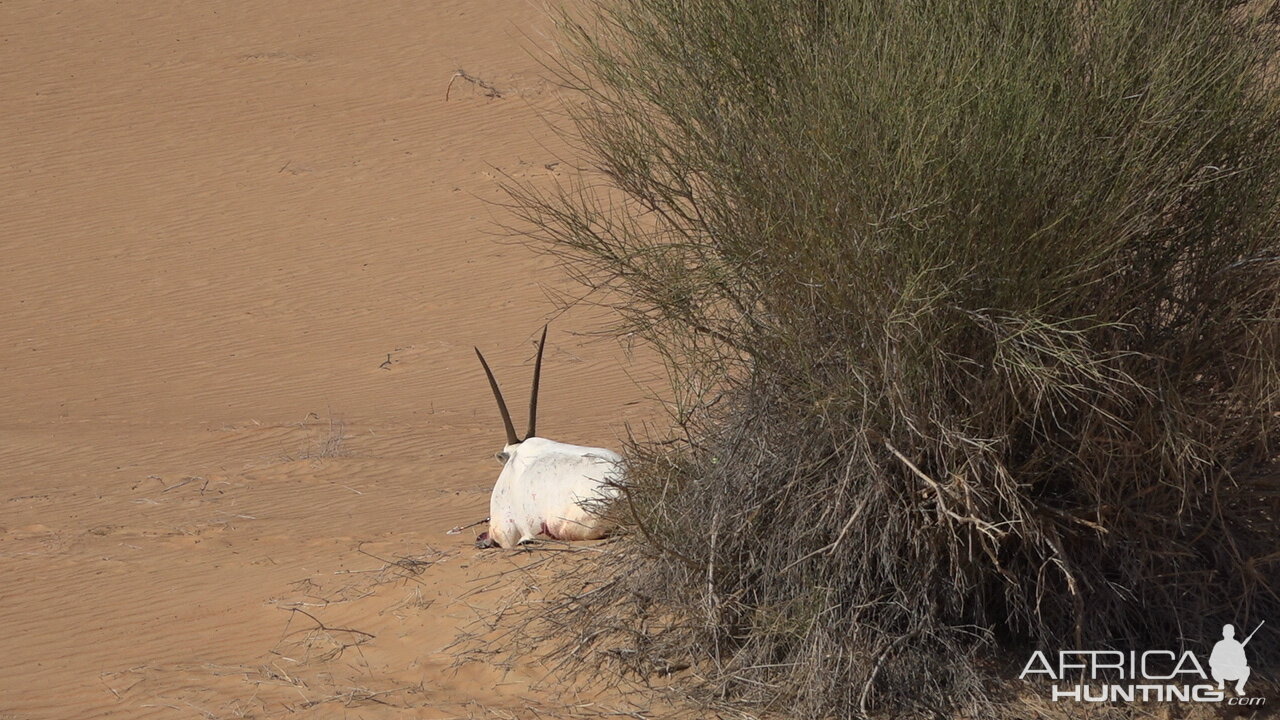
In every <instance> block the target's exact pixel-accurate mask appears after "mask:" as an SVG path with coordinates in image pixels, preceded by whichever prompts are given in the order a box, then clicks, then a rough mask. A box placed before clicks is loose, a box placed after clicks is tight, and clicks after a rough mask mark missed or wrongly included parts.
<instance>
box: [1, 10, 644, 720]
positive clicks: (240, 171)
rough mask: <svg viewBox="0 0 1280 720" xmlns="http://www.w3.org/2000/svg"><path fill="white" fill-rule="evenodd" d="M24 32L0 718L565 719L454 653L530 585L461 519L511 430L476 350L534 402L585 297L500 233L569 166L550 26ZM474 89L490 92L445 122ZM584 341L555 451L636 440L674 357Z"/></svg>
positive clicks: (282, 19) (9, 19)
mask: <svg viewBox="0 0 1280 720" xmlns="http://www.w3.org/2000/svg"><path fill="white" fill-rule="evenodd" d="M0 26H2V27H3V28H4V31H3V42H0V56H2V61H0V98H2V101H3V107H4V108H5V112H3V113H0V137H2V138H3V139H4V148H5V152H4V158H3V160H2V161H0V197H3V198H4V201H3V202H0V257H3V262H2V263H0V306H3V307H4V308H5V311H6V312H5V313H4V316H3V319H2V320H0V383H2V385H0V387H3V397H4V400H5V402H4V404H3V406H0V463H2V465H0V467H3V474H0V577H3V580H2V581H0V637H3V638H4V642H3V652H0V718H4V719H5V720H18V719H22V720H27V719H28V718H32V719H34V718H59V719H64V718H98V717H120V718H152V717H155V718H190V717H207V718H223V717H260V718H262V717H284V716H289V717H295V716H302V717H341V716H343V715H342V714H341V713H343V712H348V713H351V712H355V713H356V714H351V715H348V716H349V717H357V716H358V717H367V718H372V717H403V716H406V715H405V713H409V712H412V716H413V717H459V716H460V717H468V716H476V717H483V716H485V715H486V713H488V712H490V711H493V710H494V709H498V710H501V709H503V708H506V709H508V710H511V711H516V712H522V711H523V708H525V707H526V706H527V705H528V704H530V703H539V702H543V701H544V700H543V699H541V698H545V694H544V693H543V694H540V691H538V690H531V689H530V683H531V681H532V680H533V679H534V677H535V673H532V672H530V671H528V670H527V669H522V668H520V667H516V668H511V669H509V670H508V669H504V668H497V667H485V666H470V667H467V668H464V669H463V670H461V671H458V672H450V671H448V665H449V663H450V662H451V660H452V658H451V657H450V656H448V655H447V654H444V653H442V652H441V650H442V648H443V647H444V646H445V645H446V644H448V642H449V641H450V640H452V638H453V636H454V635H455V634H456V632H457V631H458V628H459V627H461V626H462V624H464V623H465V621H466V620H467V618H468V617H469V616H471V611H470V610H469V609H468V608H467V604H468V602H472V601H475V602H482V600H477V598H480V599H482V598H484V597H489V596H491V595H493V590H489V591H488V592H487V593H484V592H481V593H479V594H478V595H475V596H474V597H472V596H469V595H468V594H469V593H472V592H474V591H478V590H480V589H483V588H487V587H489V586H491V585H494V581H493V580H492V579H491V578H492V577H493V576H494V574H495V573H496V572H498V571H500V570H502V569H505V568H509V567H511V566H512V565H513V564H514V563H519V562H522V556H510V555H505V554H503V553H493V552H490V553H480V552H478V551H475V550H474V549H472V548H471V546H470V540H471V538H472V537H473V536H474V533H473V532H466V533H462V534H455V535H449V534H446V531H447V530H449V529H450V528H452V527H454V526H458V525H465V524H467V523H470V522H473V521H475V520H477V519H479V518H481V517H483V516H484V515H485V514H486V513H487V503H488V491H489V489H490V488H491V487H492V482H493V479H494V478H495V477H496V473H497V470H498V466H497V464H496V463H495V462H494V461H493V460H492V459H491V457H490V455H491V453H492V452H494V451H495V450H496V449H497V447H498V446H499V445H500V443H501V442H502V431H501V426H500V424H498V420H497V415H496V411H495V410H494V408H493V406H492V401H491V399H490V397H489V396H488V391H487V388H486V386H485V384H484V380H483V376H482V375H480V374H479V372H478V367H477V366H476V364H475V360H474V356H473V355H472V354H471V350H470V347H471V345H473V344H476V345H480V346H481V347H483V348H484V349H485V351H486V354H487V355H488V356H489V357H490V359H491V361H492V362H494V364H495V366H496V370H497V372H498V373H499V374H500V379H502V380H503V381H504V382H505V383H506V384H507V387H508V390H507V392H508V393H509V394H510V395H511V396H513V397H515V398H519V397H522V395H523V393H524V392H525V390H526V385H525V383H527V381H528V374H529V370H530V368H529V361H530V360H531V356H532V351H533V341H534V339H535V338H536V334H537V332H538V330H539V329H540V327H541V323H542V322H544V321H545V320H546V319H547V318H548V317H550V316H551V315H552V314H553V307H552V305H551V304H550V303H549V302H548V301H547V299H546V290H547V288H557V287H565V285H564V283H563V281H561V280H560V279H559V278H558V277H557V276H556V274H555V273H554V272H549V267H548V262H547V261H546V260H545V259H543V258H539V257H538V256H536V255H534V254H533V253H532V252H530V251H528V250H527V249H525V248H522V247H520V246H518V245H512V244H504V243H500V242H496V241H495V238H494V237H492V236H491V235H490V233H492V231H493V229H494V226H493V222H492V220H493V217H492V216H493V213H494V212H495V210H494V208H493V206H492V205H490V204H489V203H490V201H493V200H498V199H500V198H501V195H500V194H499V193H498V190H497V186H496V183H495V177H496V176H497V175H499V174H500V173H507V174H510V175H512V176H515V177H518V178H522V179H529V180H532V181H534V182H543V181H550V180H552V179H553V178H554V176H555V174H556V173H558V172H560V171H561V168H563V167H565V166H564V165H560V166H557V165H555V163H556V162H557V161H558V160H561V159H562V158H561V157H560V154H561V153H564V152H565V147H564V145H563V144H562V143H560V141H558V140H557V139H556V138H555V137H554V134H553V133H552V132H551V131H550V130H549V129H548V127H547V124H546V122H545V121H544V119H543V115H544V114H545V113H547V112H548V111H552V110H554V109H555V108H556V106H557V102H558V100H557V98H556V96H555V93H554V91H553V88H552V87H551V86H550V84H549V83H548V82H546V81H545V80H544V79H542V71H541V68H540V67H539V66H538V63H537V61H536V59H535V58H534V57H532V56H531V55H530V52H529V49H530V48H532V47H534V46H537V45H539V44H545V43H546V33H547V32H548V31H549V30H550V23H549V21H548V20H547V18H546V17H545V15H544V13H543V11H542V10H541V9H540V8H539V7H537V6H535V5H532V4H528V3H516V2H499V1H495V0H474V1H472V0H468V1H466V2H432V3H372V4H370V3H364V4H361V3H351V2H314V1H312V2H306V3H302V2H284V3H269V4H262V3H230V4H224V3H219V4H214V5H210V4H208V3H195V2H186V1H182V2H175V3H168V4H165V5H164V6H163V7H160V6H157V7H154V8H153V7H146V6H145V4H141V5H139V4H134V5H130V4H124V5H116V4H105V3H40V2H17V3H5V4H3V5H2V6H0ZM459 68H463V69H465V70H466V71H467V72H468V73H470V74H472V75H473V76H474V77H477V78H483V79H484V80H485V81H486V82H488V83H490V84H491V85H492V86H493V87H495V88H497V89H498V90H499V91H500V92H501V97H491V96H490V93H488V92H486V91H485V90H484V89H483V88H481V87H478V86H476V85H474V84H472V83H469V82H467V81H465V80H458V81H456V82H454V84H453V86H452V88H451V89H450V91H449V99H448V100H446V99H445V89H446V87H447V86H448V85H449V81H450V78H451V77H452V76H453V73H454V72H455V70H457V69H459ZM590 325H591V320H590V319H589V318H587V317H586V315H585V314H584V313H581V312H570V313H569V314H568V315H566V316H563V317H560V318H559V319H557V320H556V322H555V324H554V325H553V329H552V333H551V338H550V340H549V347H548V354H547V361H546V374H545V376H544V384H543V411H542V418H541V419H540V422H539V427H540V428H541V429H542V430H543V432H545V433H547V434H549V435H552V436H554V437H556V438H557V439H562V440H565V441H569V442H582V443H588V444H605V445H616V444H617V442H616V439H617V436H618V435H619V434H620V432H621V430H622V426H623V423H624V422H626V421H628V420H632V421H635V420H642V419H645V418H651V417H653V416H654V409H653V407H652V406H651V405H649V404H647V403H645V402H643V396H644V392H643V391H642V390H641V389H639V388H638V387H637V386H636V384H635V383H634V382H633V380H632V379H631V378H630V377H629V375H639V376H641V377H646V375H645V373H651V372H652V367H650V366H645V365H643V363H641V364H640V365H637V361H635V360H633V359H630V358H628V357H626V356H625V355H624V353H623V352H622V351H621V350H620V349H619V348H618V347H617V346H616V345H613V344H610V343H608V342H602V341H597V340H590V341H589V340H587V339H584V338H583V337H582V336H581V335H578V334H575V333H576V332H577V331H581V330H584V329H586V328H587V327H589V326H590ZM512 402H513V403H516V404H520V403H521V402H522V400H512ZM524 557H527V556H524ZM397 558H401V559H402V560H400V564H398V565H391V566H388V564H387V562H386V561H388V560H396V559H397ZM403 558H408V560H403ZM464 596H466V597H464ZM295 609H296V610H305V611H306V612H309V613H311V615H314V619H313V618H311V617H308V616H306V615H302V614H301V613H299V612H295ZM321 624H323V626H324V627H326V628H346V630H323V629H320V625H321ZM357 631H358V632H357ZM362 633H364V634H362ZM371 636H372V637H371ZM545 701H546V702H547V703H553V702H564V701H563V700H558V701H552V700H549V699H547V700H545ZM548 707H554V705H548ZM352 708H358V712H356V711H354V710H352ZM405 708H414V710H412V711H409V710H405Z"/></svg>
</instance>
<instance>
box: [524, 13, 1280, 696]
mask: <svg viewBox="0 0 1280 720" xmlns="http://www.w3.org/2000/svg"><path fill="white" fill-rule="evenodd" d="M1263 22H1264V21H1255V20H1252V19H1250V18H1249V17H1246V14H1245V13H1243V12H1241V11H1240V8H1227V7H1225V5H1224V4H1223V3H1213V2H1204V1H1203V0H1169V1H1168V2H1162V3H1157V4H1154V5H1153V4H1152V3H1150V2H1149V1H1148V0H1085V1H1083V2H1071V3H1042V2H1030V1H1029V0H993V1H991V2H978V3H974V2H969V1H967V0H964V1H962V0H905V1H904V2H889V3H887V2H878V1H872V0H830V1H827V2H796V1H782V2H773V3H753V2H741V1H740V0H691V1H688V2H685V1H683V0H682V1H680V2H674V1H671V0H630V1H628V0H609V2H606V3H604V4H601V5H599V6H596V7H595V8H594V9H593V10H592V11H591V12H588V13H587V16H586V18H585V19H581V18H579V19H578V20H576V21H571V20H566V22H565V35H564V38H565V47H566V50H567V53H566V55H565V60H564V63H563V65H561V66H559V68H558V70H559V72H560V74H561V77H562V79H563V80H564V81H565V83H566V84H568V85H569V86H570V87H571V88H573V89H574V90H575V91H576V93H577V95H578V97H579V99H580V100H581V102H580V103H579V104H576V105H574V106H573V109H572V113H573V121H574V126H573V127H574V129H573V132H572V135H573V137H574V138H575V139H576V140H577V141H578V143H579V147H580V148H581V149H582V150H583V151H584V152H585V153H586V154H587V155H588V156H590V157H591V158H593V160H594V163H595V167H594V170H595V171H597V173H598V175H599V176H601V177H602V178H603V179H604V182H599V179H600V178H599V177H587V178H585V179H584V180H582V182H581V183H580V184H577V185H573V186H564V187H561V188H559V189H558V190H556V191H552V192H546V191H539V190H537V189H534V188H531V187H528V186H518V187H513V188H512V189H511V192H512V193H513V197H514V200H515V202H514V203H513V206H514V208H515V211H516V212H517V214H518V215H519V217H520V218H521V220H522V221H527V222H525V223H524V225H523V226H521V227H520V229H521V230H522V231H524V232H531V233H532V235H533V236H534V237H535V238H536V239H537V241H538V242H539V243H541V244H542V246H543V247H545V248H547V249H548V250H549V251H550V252H552V253H554V254H556V255H557V256H559V257H560V258H561V259H562V260H563V261H564V264H565V267H566V268H567V269H568V270H569V272H571V273H572V274H573V275H574V276H575V277H577V278H578V279H580V280H582V281H583V282H584V283H586V284H587V285H588V286H589V287H590V288H591V289H592V290H593V291H594V292H593V294H592V295H591V297H592V298H593V299H594V300H595V301H596V302H599V303H601V304H603V305H606V306H608V307H610V308H612V309H614V310H615V311H616V318H617V326H616V330H617V332H619V333H634V334H635V335H636V336H638V337H641V338H644V339H645V340H647V341H648V343H649V344H650V345H651V346H652V347H653V348H655V349H656V350H657V351H658V352H659V353H660V354H661V355H662V357H663V358H664V359H665V361H666V362H667V365H668V368H669V370H670V373H671V377H672V392H673V400H672V403H671V409H672V413H673V416H674V419H675V426H676V428H677V431H676V433H675V435H674V436H673V437H669V438H659V439H658V440H656V441H654V440H641V441H637V442H635V443H634V444H633V445H632V447H630V449H629V453H628V454H629V458H628V460H629V468H630V469H629V478H628V483H627V487H626V491H625V497H626V501H625V502H623V503H620V505H619V507H618V508H617V512H618V514H619V515H620V520H621V522H622V523H623V525H624V527H625V528H626V529H627V530H628V533H627V535H626V537H625V539H624V541H623V542H619V543H615V544H613V545H611V546H610V551H609V552H606V553H600V554H593V557H598V558H599V560H598V561H597V560H592V561H589V562H583V563H576V564H575V565H574V566H575V567H576V568H577V569H578V571H579V572H581V573H582V574H581V578H582V579H583V583H585V585H584V584H583V583H576V584H573V585H572V592H571V593H570V594H569V595H568V596H566V597H565V598H563V599H562V600H563V602H560V603H556V604H552V605H549V606H548V608H549V609H546V610H544V615H543V620H545V621H548V622H550V623H552V627H554V628H556V629H557V632H559V633H561V638H562V640H563V643H564V644H563V645H562V653H561V655H560V657H561V658H565V657H570V658H574V659H576V661H581V663H580V664H579V665H578V666H577V667H578V668H579V669H592V668H598V667H619V666H621V667H623V668H626V669H630V670H637V671H640V672H642V673H651V672H652V668H654V667H658V666H661V665H662V664H663V663H666V664H667V666H670V665H671V664H683V663H691V664H692V667H691V668H690V670H688V671H686V672H685V673H683V675H682V677H683V678H684V680H683V687H684V688H685V689H687V690H692V691H695V692H701V693H702V694H703V697H707V698H713V699H720V700H730V701H733V702H735V703H751V704H754V706H755V707H757V708H763V709H767V710H783V711H786V712H788V713H789V714H793V715H795V716H797V717H829V716H830V717H849V716H855V715H859V714H865V713H869V712H875V711H891V712H893V713H895V714H897V715H901V714H904V713H920V714H927V713H934V712H942V713H945V712H952V711H956V710H966V711H969V712H980V713H983V714H986V713H988V712H991V710H992V705H993V704H994V703H997V702H998V698H997V697H996V696H995V695H993V693H992V688H993V683H992V679H993V678H999V677H1002V676H1003V677H1008V674H1007V669H1006V668H1004V667H1003V665H1002V664H1001V662H999V661H998V660H997V659H999V658H1005V659H1006V660H1007V659H1009V658H1012V657H1020V655H1019V652H1014V653H1012V654H1004V653H1002V652H999V651H1000V650H1009V649H1014V650H1018V651H1021V650H1024V649H1026V648H1029V647H1033V646H1039V647H1045V648H1064V647H1068V646H1071V647H1117V648H1125V649H1128V648H1134V647H1139V648H1140V647H1169V646H1171V645H1185V646H1186V647H1191V648H1195V649H1201V650H1203V649H1204V645H1203V643H1205V642H1207V641H1211V640H1212V639H1213V638H1215V636H1216V635H1217V629H1219V628H1220V627H1221V624H1222V623H1223V622H1224V621H1234V622H1238V623H1242V624H1252V621H1254V620H1256V619H1261V618H1276V617H1280V599H1278V596H1277V595H1276V591H1277V589H1280V583H1278V582H1277V579H1278V575H1277V567H1278V563H1280V554H1278V553H1277V551H1276V549H1277V547H1280V523H1278V522H1277V520H1278V519H1280V492H1278V491H1280V483H1278V482H1277V475H1276V473H1275V472H1274V470H1273V469H1272V466H1271V463H1273V460H1274V458H1275V454H1276V448H1277V446H1276V441H1277V439H1278V434H1277V431H1278V426H1277V414H1276V413H1277V410H1278V409H1280V408H1277V399H1278V398H1280V396H1278V394H1277V393H1278V391H1280V324H1278V322H1277V321H1278V320H1280V304H1278V303H1280V300H1278V297H1280V295H1278V294H1277V289H1280V283H1278V278H1280V275H1278V271H1280V242H1278V241H1277V232H1278V231H1277V228H1278V227H1280V225H1278V223H1277V220H1280V205H1278V203H1277V193H1280V133H1277V132H1276V131H1275V129H1276V128H1277V127H1280V105H1278V104H1277V95H1276V92H1275V87H1274V85H1271V84H1268V82H1269V81H1268V80H1267V76H1266V72H1265V71H1264V66H1265V64H1266V62H1267V61H1268V59H1269V58H1270V57H1272V48H1271V46H1270V38H1272V37H1274V34H1273V28H1270V27H1268V26H1266V25H1264V24H1262V23H1263ZM1277 649H1280V644H1277V643H1269V644H1267V645H1266V646H1265V647H1263V646H1262V645H1261V644H1259V647H1258V648H1257V650H1256V655H1255V658H1257V661H1258V662H1266V661H1267V660H1268V659H1270V660H1274V659H1275V655H1276V653H1277ZM563 651H570V652H567V653H566V652H563ZM1015 672H1016V671H1015Z"/></svg>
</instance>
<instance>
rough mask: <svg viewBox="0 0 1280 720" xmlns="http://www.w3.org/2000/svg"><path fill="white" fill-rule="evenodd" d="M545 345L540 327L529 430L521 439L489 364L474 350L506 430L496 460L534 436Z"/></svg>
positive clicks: (544, 331) (504, 457)
mask: <svg viewBox="0 0 1280 720" xmlns="http://www.w3.org/2000/svg"><path fill="white" fill-rule="evenodd" d="M546 344H547V326H545V325H544V326H542V339H541V340H539V341H538V356H537V359H536V360H534V364H533V389H532V390H531V391H530V393H529V429H528V431H527V432H525V434H524V437H523V438H521V437H519V436H518V435H516V427H515V425H513V424H512V423H511V413H510V412H509V411H508V410H507V403H506V401H505V400H503V399H502V391H501V390H499V389H498V381H497V379H495V378H494V377H493V371H492V370H490V369H489V363H487V362H485V361H484V355H483V354H481V352H480V348H475V351H476V357H478V358H480V365H481V366H483V367H484V374H485V376H487V377H488V378H489V387H490V389H492V390H493V398H494V399H495V400H497V401H498V412H500V413H501V414H502V424H503V426H504V427H505V428H506V430H507V447H505V448H503V452H501V453H498V460H500V461H502V462H504V463H505V462H506V461H507V455H508V451H509V450H510V449H511V446H512V445H519V444H520V443H522V442H524V441H525V440H528V439H529V438H531V437H533V436H534V433H535V431H536V427H537V423H538V380H539V378H540V377H541V375H542V350H543V348H544V347H546Z"/></svg>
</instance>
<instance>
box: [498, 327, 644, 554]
mask: <svg viewBox="0 0 1280 720" xmlns="http://www.w3.org/2000/svg"><path fill="white" fill-rule="evenodd" d="M546 344H547V329H546V328H545V327H544V328H543V329H542V339H541V340H540V341H539V342H538V356H537V359H536V360H535V361H534V369H533V389H532V391H531V392H530V397H529V429H528V431H527V432H526V433H525V437H524V439H523V440H521V439H520V438H519V437H518V436H517V435H516V431H515V426H514V425H513V424H512V423H511V414H510V413H509V412H508V411H507V404H506V401H504V400H503V399H502V391H501V390H499V389H498V381H497V380H496V379H495V378H494V376H493V371H492V370H491V369H490V368H489V363H487V362H485V359H484V355H483V354H481V353H480V349H479V348H476V356H477V357H479V358H480V364H481V366H483V367H484V372H485V376H486V377H488V379H489V388H490V389H491V390H492V391H493V397H494V399H495V400H497V401H498V411H499V412H500V413H501V414H502V423H503V426H504V427H505V429H506V432H507V444H506V446H505V447H503V449H502V452H500V453H498V456H497V457H498V459H499V460H500V461H502V473H501V474H500V475H498V482H497V484H496V485H495V486H494V488H493V494H492V495H491V496H490V497H489V531H488V532H487V533H485V534H484V535H481V536H480V538H478V539H477V544H478V545H481V546H482V547H491V546H493V545H499V546H501V547H508V548H509V547H515V546H516V545H519V544H520V543H523V542H528V541H529V540H532V539H534V538H536V537H538V536H539V535H541V536H543V537H547V538H551V539H556V540H594V539H597V538H601V537H604V536H605V535H606V534H607V533H608V531H609V527H608V525H607V523H606V522H605V521H604V519H603V518H602V517H601V516H600V515H599V514H598V510H599V509H600V505H601V504H602V503H603V502H606V501H608V500H611V499H613V498H614V497H615V496H616V493H617V491H618V483H619V481H620V480H621V475H622V458H621V457H620V456H619V455H618V454H617V453H615V452H613V451H611V450H606V449H604V448H597V447H584V446H582V445H569V444H567V443H562V442H556V441H555V440H548V439H546V438H540V437H537V436H536V435H535V434H534V432H535V427H536V425H537V419H538V382H539V378H540V377H541V374H542V351H543V349H544V348H545V347H546Z"/></svg>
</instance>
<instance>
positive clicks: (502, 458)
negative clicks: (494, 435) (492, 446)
mask: <svg viewBox="0 0 1280 720" xmlns="http://www.w3.org/2000/svg"><path fill="white" fill-rule="evenodd" d="M493 459H494V460H497V461H498V462H500V463H502V464H503V465H506V464H507V461H508V460H510V459H511V456H510V455H508V454H507V453H506V452H505V451H504V452H500V453H494V454H493Z"/></svg>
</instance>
